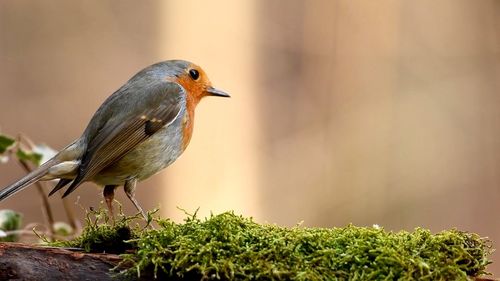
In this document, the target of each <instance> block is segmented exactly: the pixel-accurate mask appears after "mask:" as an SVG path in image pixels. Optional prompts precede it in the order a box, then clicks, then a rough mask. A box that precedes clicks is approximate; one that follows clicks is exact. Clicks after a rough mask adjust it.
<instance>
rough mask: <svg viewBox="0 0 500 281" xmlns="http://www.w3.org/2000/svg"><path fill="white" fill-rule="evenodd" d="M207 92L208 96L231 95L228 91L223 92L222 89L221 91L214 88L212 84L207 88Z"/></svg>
mask: <svg viewBox="0 0 500 281" xmlns="http://www.w3.org/2000/svg"><path fill="white" fill-rule="evenodd" d="M207 93H208V95H210V96H216V97H225V98H229V97H231V96H230V95H229V94H228V93H226V92H223V91H221V90H219V89H216V88H214V87H212V86H210V87H208V88H207Z"/></svg>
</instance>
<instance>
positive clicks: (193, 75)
mask: <svg viewBox="0 0 500 281" xmlns="http://www.w3.org/2000/svg"><path fill="white" fill-rule="evenodd" d="M189 75H190V76H191V78H193V79H194V80H198V78H199V77H200V73H199V72H198V70H196V69H191V70H189Z"/></svg>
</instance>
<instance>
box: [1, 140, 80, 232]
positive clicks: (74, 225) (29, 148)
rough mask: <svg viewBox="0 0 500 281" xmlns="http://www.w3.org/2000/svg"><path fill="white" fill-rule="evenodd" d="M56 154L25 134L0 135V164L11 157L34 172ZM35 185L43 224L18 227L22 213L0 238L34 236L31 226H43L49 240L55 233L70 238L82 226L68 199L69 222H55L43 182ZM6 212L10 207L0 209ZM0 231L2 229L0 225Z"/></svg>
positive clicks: (66, 210) (26, 169) (65, 203)
mask: <svg viewBox="0 0 500 281" xmlns="http://www.w3.org/2000/svg"><path fill="white" fill-rule="evenodd" d="M55 154H56V151H55V150H53V149H52V148H50V147H48V146H47V145H45V144H34V143H33V142H32V141H31V140H30V139H29V138H27V137H26V136H22V135H19V136H18V137H17V138H13V137H10V136H8V135H4V134H0V163H3V164H5V163H7V162H9V160H11V159H14V160H15V161H16V162H18V163H19V165H20V166H21V167H22V168H23V169H24V171H25V172H26V173H29V172H31V171H33V168H34V167H37V166H39V165H40V164H42V163H43V162H45V161H47V160H48V159H50V158H51V157H52V156H54V155H55ZM34 185H35V186H36V188H37V191H38V194H39V195H40V198H41V202H42V206H43V210H44V212H43V214H44V216H45V220H46V223H45V224H44V225H38V224H28V225H27V226H25V227H24V228H21V223H20V217H21V215H20V214H18V215H19V223H18V224H16V228H9V229H7V230H5V229H3V232H4V233H3V234H5V235H8V237H7V238H5V237H4V238H2V237H0V241H2V240H5V239H9V241H18V240H19V238H20V237H21V236H22V235H34V233H33V231H32V229H33V228H35V227H37V226H42V227H43V228H44V229H46V231H45V233H46V234H48V236H49V238H50V239H52V238H54V237H56V236H57V237H58V238H61V237H70V236H71V235H75V234H77V233H78V232H79V230H80V228H81V227H80V226H81V225H80V223H79V222H78V221H77V220H76V218H75V216H74V215H73V210H72V208H71V206H70V205H69V204H68V202H67V201H65V200H63V205H64V210H65V212H66V214H67V216H68V220H69V224H67V223H64V222H56V221H54V217H53V214H52V208H51V206H50V203H49V201H48V199H47V195H46V192H45V190H44V186H45V185H46V183H43V182H37V183H35V184H34ZM9 211H10V210H0V213H2V212H4V213H3V214H8V213H9ZM10 212H12V211H10ZM0 230H2V228H1V227H0ZM0 234H2V233H0ZM0 236H2V235H0Z"/></svg>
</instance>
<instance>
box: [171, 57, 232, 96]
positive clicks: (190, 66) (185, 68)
mask: <svg viewBox="0 0 500 281" xmlns="http://www.w3.org/2000/svg"><path fill="white" fill-rule="evenodd" d="M165 67H167V68H168V76H167V79H169V80H171V81H173V82H177V83H179V84H180V85H181V86H182V87H183V88H184V89H185V90H186V92H187V94H188V98H189V99H191V102H194V105H196V104H198V102H199V101H200V100H201V99H202V98H204V97H206V96H217V97H230V96H229V94H227V93H226V92H224V91H221V90H219V89H217V88H215V87H213V86H212V83H211V82H210V80H209V79H208V76H207V74H206V73H205V71H204V70H203V69H202V68H201V67H199V66H198V65H196V64H194V63H191V62H188V61H183V60H171V61H167V62H165Z"/></svg>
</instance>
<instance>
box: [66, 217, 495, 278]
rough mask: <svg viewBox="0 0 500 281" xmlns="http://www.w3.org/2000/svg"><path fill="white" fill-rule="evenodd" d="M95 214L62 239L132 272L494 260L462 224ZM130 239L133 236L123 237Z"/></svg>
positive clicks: (312, 274)
mask: <svg viewBox="0 0 500 281" xmlns="http://www.w3.org/2000/svg"><path fill="white" fill-rule="evenodd" d="M95 217H96V219H94V220H92V219H89V220H88V225H87V227H86V228H85V230H84V232H83V234H82V236H80V237H79V238H77V239H76V240H74V241H70V242H66V243H63V245H65V246H69V247H80V248H84V249H85V250H87V251H106V252H121V253H123V251H126V253H125V254H122V255H120V257H121V258H123V260H124V261H125V262H126V264H128V265H129V269H128V270H126V271H125V273H126V274H127V275H128V276H130V277H137V276H141V277H142V276H144V275H145V274H148V275H151V274H153V276H156V277H158V278H160V279H162V280H163V279H168V280H470V279H472V278H476V277H478V276H481V275H483V274H484V273H485V272H486V266H487V265H488V264H489V263H490V261H489V259H488V255H489V254H490V252H491V249H490V243H489V241H487V240H485V239H482V238H480V237H479V236H478V235H476V234H472V233H467V232H462V231H458V230H449V231H443V232H440V233H437V234H432V233H431V232H430V231H428V230H425V229H415V230H414V231H413V232H406V231H401V232H390V231H385V230H384V229H382V228H379V227H355V226H347V227H343V228H306V227H301V226H297V227H292V228H285V227H279V226H275V225H262V224H258V223H255V222H254V221H253V220H252V219H250V218H244V217H241V216H237V215H234V214H233V213H230V212H229V213H223V214H220V215H214V216H211V217H210V218H207V219H198V218H196V217H195V216H190V217H188V218H187V219H186V220H185V222H184V223H181V224H177V223H174V222H172V221H170V220H168V219H167V220H165V219H158V220H157V223H158V225H159V228H158V229H156V230H151V229H142V228H141V229H139V228H137V227H135V228H134V227H132V228H129V227H128V226H129V225H130V224H131V223H130V220H127V219H124V220H122V221H121V222H118V223H116V224H115V225H114V226H111V225H109V224H106V223H99V222H98V220H99V218H101V219H102V218H103V217H104V216H103V214H102V213H98V214H96V216H95ZM123 240H128V242H123Z"/></svg>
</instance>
